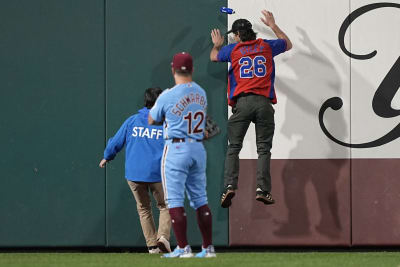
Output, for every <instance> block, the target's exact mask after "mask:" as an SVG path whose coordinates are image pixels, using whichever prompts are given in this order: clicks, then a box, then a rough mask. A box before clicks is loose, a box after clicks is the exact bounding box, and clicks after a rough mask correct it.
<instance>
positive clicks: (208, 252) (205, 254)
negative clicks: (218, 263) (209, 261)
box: [196, 245, 217, 258]
mask: <svg viewBox="0 0 400 267" xmlns="http://www.w3.org/2000/svg"><path fill="white" fill-rule="evenodd" d="M215 257H217V254H215V249H214V246H213V245H209V246H208V247H207V248H202V249H201V252H199V253H197V254H196V258H215Z"/></svg>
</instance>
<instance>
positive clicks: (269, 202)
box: [256, 196, 275, 205]
mask: <svg viewBox="0 0 400 267" xmlns="http://www.w3.org/2000/svg"><path fill="white" fill-rule="evenodd" d="M256 200H258V201H260V202H262V203H264V204H265V205H272V204H275V200H272V201H269V200H268V199H265V198H264V197H261V196H257V197H256Z"/></svg>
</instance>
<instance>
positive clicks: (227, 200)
mask: <svg viewBox="0 0 400 267" xmlns="http://www.w3.org/2000/svg"><path fill="white" fill-rule="evenodd" d="M235 194H236V193H235V191H228V192H226V195H225V198H224V199H222V200H221V207H223V208H229V207H230V206H231V205H232V198H233V197H234V196H235Z"/></svg>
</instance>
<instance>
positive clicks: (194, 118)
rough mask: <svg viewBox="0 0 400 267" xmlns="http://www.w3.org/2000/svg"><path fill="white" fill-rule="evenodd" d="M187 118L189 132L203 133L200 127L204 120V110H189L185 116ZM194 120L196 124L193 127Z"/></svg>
mask: <svg viewBox="0 0 400 267" xmlns="http://www.w3.org/2000/svg"><path fill="white" fill-rule="evenodd" d="M183 118H184V119H185V120H187V121H188V134H192V133H195V134H196V133H201V132H203V129H201V128H200V129H199V127H200V125H201V123H202V122H203V120H204V112H203V111H197V112H196V113H194V115H193V113H192V112H191V111H189V113H188V114H187V115H186V116H185V117H183ZM193 121H195V123H196V124H195V125H194V127H193V125H192V124H193Z"/></svg>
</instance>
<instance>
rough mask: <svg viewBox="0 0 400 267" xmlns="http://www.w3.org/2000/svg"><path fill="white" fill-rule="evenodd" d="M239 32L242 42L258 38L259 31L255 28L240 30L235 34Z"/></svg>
mask: <svg viewBox="0 0 400 267" xmlns="http://www.w3.org/2000/svg"><path fill="white" fill-rule="evenodd" d="M238 33H239V37H240V40H241V41H242V42H247V41H253V40H255V39H256V38H257V33H255V32H254V31H253V29H245V30H238V31H237V32H235V34H238Z"/></svg>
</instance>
